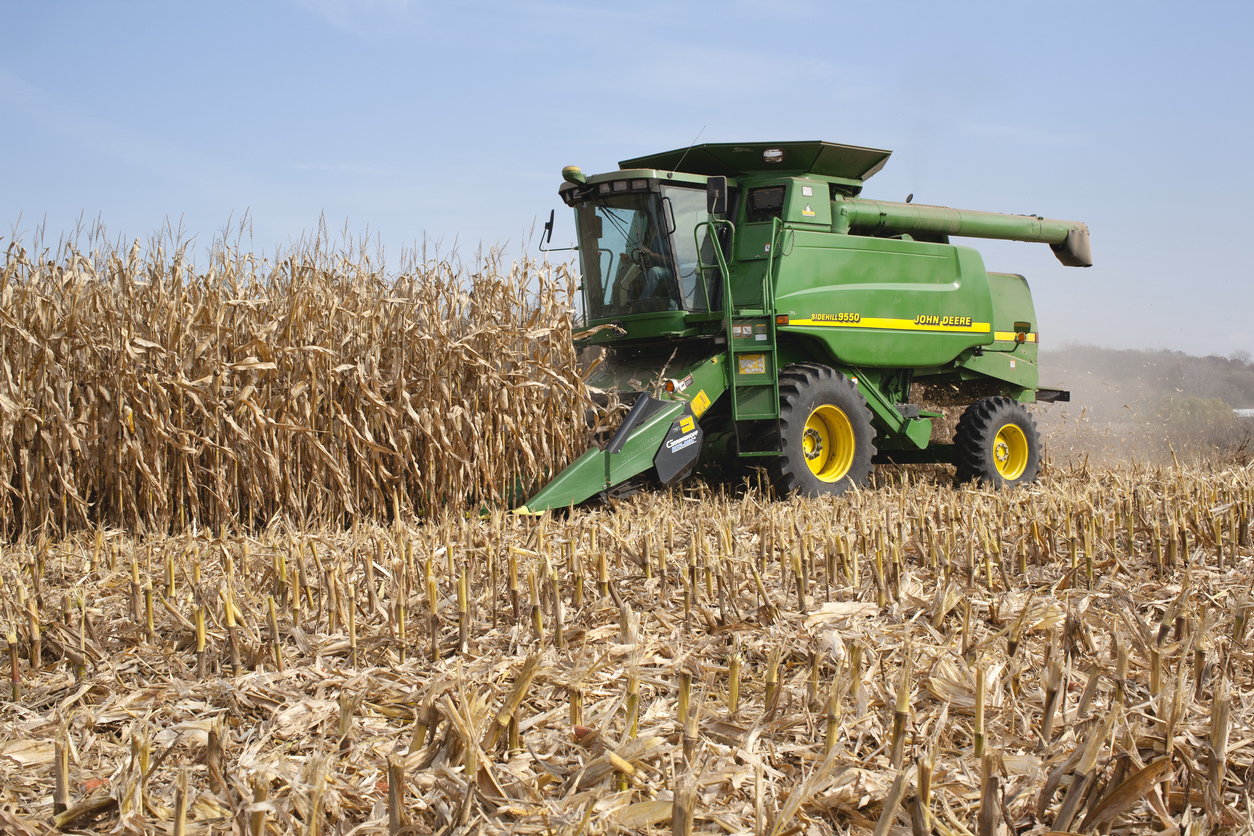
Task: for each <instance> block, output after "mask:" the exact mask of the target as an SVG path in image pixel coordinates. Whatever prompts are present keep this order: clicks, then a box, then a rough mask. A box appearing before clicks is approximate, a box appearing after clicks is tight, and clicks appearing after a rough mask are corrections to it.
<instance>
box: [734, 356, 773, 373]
mask: <svg viewBox="0 0 1254 836" xmlns="http://www.w3.org/2000/svg"><path fill="white" fill-rule="evenodd" d="M736 362H737V363H738V364H739V367H740V373H741V374H766V355H765V354H741V355H740V356H739V357H737V358H736Z"/></svg>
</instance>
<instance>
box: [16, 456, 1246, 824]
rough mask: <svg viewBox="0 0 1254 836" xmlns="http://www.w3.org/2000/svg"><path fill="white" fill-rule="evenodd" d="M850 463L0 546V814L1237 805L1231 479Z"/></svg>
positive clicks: (1216, 812)
mask: <svg viewBox="0 0 1254 836" xmlns="http://www.w3.org/2000/svg"><path fill="white" fill-rule="evenodd" d="M881 481H882V482H883V483H884V484H883V485H881V487H879V488H878V489H877V490H875V491H864V492H854V493H851V494H848V495H846V496H844V497H841V498H836V499H830V498H829V499H825V500H802V499H793V500H788V501H773V500H769V499H767V498H765V497H763V496H762V495H760V494H758V493H757V492H755V491H752V490H748V491H738V492H732V493H728V492H726V491H725V490H722V489H711V488H708V487H706V486H704V485H700V484H698V485H696V486H695V487H693V488H692V489H690V490H689V491H688V492H687V493H686V494H684V495H681V494H679V493H671V494H642V495H638V496H637V497H634V498H633V499H631V500H629V501H626V502H624V503H621V504H619V505H617V506H614V507H612V508H602V509H598V510H592V511H579V512H576V513H574V514H573V515H570V516H559V517H557V518H554V517H550V516H545V517H542V518H538V519H536V518H530V517H524V518H519V517H514V516H510V515H508V514H505V513H503V512H495V513H491V514H489V515H485V516H482V517H467V516H454V515H449V516H445V517H436V518H433V519H429V520H427V521H425V522H417V521H413V520H412V519H411V520H410V522H408V523H406V522H403V521H400V520H398V521H395V522H394V523H393V524H392V525H389V526H387V527H375V526H366V525H361V526H357V527H352V528H349V529H347V530H336V529H330V528H327V529H322V530H317V531H310V530H302V529H299V528H295V527H291V526H288V525H287V524H285V523H281V522H277V523H275V524H273V525H271V526H270V527H268V528H266V529H264V530H262V531H260V532H259V533H257V534H254V535H236V534H230V533H226V534H223V533H222V532H219V531H208V530H203V529H202V530H201V531H200V532H199V533H196V532H193V533H188V534H184V535H180V536H174V537H166V536H149V537H141V538H135V537H131V536H127V535H123V534H121V533H118V532H116V531H112V530H106V529H99V530H96V531H88V532H82V533H79V534H75V535H73V536H71V537H68V538H64V539H57V540H52V539H48V538H33V539H32V538H28V539H24V540H22V541H19V542H17V543H15V544H12V545H9V546H6V547H4V548H3V551H2V554H0V579H2V581H3V587H2V591H0V600H2V601H3V618H4V624H3V628H4V629H3V631H0V633H4V634H7V641H6V646H5V651H6V652H5V653H4V654H3V655H0V658H8V659H9V660H10V677H11V686H12V687H11V690H10V691H9V693H7V696H8V697H9V699H6V700H5V701H3V702H2V703H0V829H4V830H6V831H7V832H12V833H46V832H49V827H53V828H59V829H61V830H63V831H83V830H91V831H105V830H108V831H113V832H133V833H162V834H165V833H176V834H184V833H185V834H194V833H227V832H236V833H241V834H245V833H246V834H263V833H288V832H292V833H295V832H299V833H325V834H330V833H343V834H347V833H350V832H352V833H419V834H425V833H441V834H443V833H451V832H463V831H464V832H475V833H485V834H494V833H507V832H508V833H523V834H526V833H534V834H548V833H559V832H560V833H571V834H598V833H612V832H640V833H645V832H657V831H663V832H664V831H665V830H667V829H669V830H670V831H671V832H673V833H683V834H690V833H696V832H711V833H713V832H725V833H729V834H757V835H758V836H789V834H796V833H802V832H805V833H845V832H854V833H868V834H869V833H876V834H888V833H896V834H901V833H907V832H909V833H913V834H927V833H937V834H942V836H949V834H964V836H966V835H968V834H979V836H985V834H996V833H1046V832H1064V831H1065V832H1075V833H1089V832H1097V831H1101V832H1117V833H1145V832H1150V831H1154V832H1181V833H1185V832H1187V833H1194V832H1233V831H1235V830H1239V829H1241V828H1247V829H1248V828H1249V827H1250V821H1251V819H1250V816H1251V807H1250V800H1249V791H1250V789H1249V788H1250V782H1251V779H1252V778H1254V749H1252V748H1251V743H1252V742H1254V729H1252V728H1251V723H1250V718H1251V717H1254V712H1252V711H1251V701H1252V700H1254V665H1252V662H1254V659H1252V657H1251V653H1250V649H1249V647H1250V645H1249V642H1250V632H1251V631H1250V623H1249V622H1250V605H1251V584H1252V580H1254V571H1252V567H1254V564H1252V560H1251V555H1252V552H1254V546H1251V543H1250V511H1251V508H1252V507H1254V478H1252V475H1251V472H1250V471H1249V470H1248V469H1238V468H1233V469H1228V470H1217V471H1201V470H1198V471H1192V470H1186V469H1165V470H1154V471H1149V470H1139V471H1133V470H1123V471H1118V470H1110V471H1104V472H1088V471H1085V472H1071V473H1065V472H1059V471H1056V470H1055V471H1054V472H1052V473H1050V474H1049V475H1048V476H1047V478H1046V479H1045V481H1044V482H1043V483H1042V484H1040V485H1038V486H1035V487H1033V488H1032V489H1030V490H1019V491H1011V492H1003V493H992V492H988V491H985V490H982V489H976V488H971V487H968V488H965V489H963V490H955V489H953V488H951V487H950V486H949V483H948V481H947V480H941V479H937V478H935V477H934V476H932V475H930V474H929V473H927V472H926V471H924V472H920V471H908V470H898V471H891V470H890V471H885V472H883V473H882V474H881ZM689 500H697V501H689Z"/></svg>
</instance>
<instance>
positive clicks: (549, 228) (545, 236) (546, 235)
mask: <svg viewBox="0 0 1254 836" xmlns="http://www.w3.org/2000/svg"><path fill="white" fill-rule="evenodd" d="M556 211H557V210H555V209H550V210H549V219H548V221H547V222H546V223H545V224H544V229H543V230H541V231H540V246H539V250H540V252H542V253H561V252H567V251H569V250H577V249H579V248H578V247H556V248H554V247H551V246H549V245H551V244H552V243H553V218H554V217H555V216H556ZM598 220H599V219H598Z"/></svg>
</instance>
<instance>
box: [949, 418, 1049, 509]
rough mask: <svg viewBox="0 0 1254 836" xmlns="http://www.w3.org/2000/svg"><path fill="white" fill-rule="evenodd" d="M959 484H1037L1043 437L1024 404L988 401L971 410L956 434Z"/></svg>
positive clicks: (959, 425) (994, 485)
mask: <svg viewBox="0 0 1254 836" xmlns="http://www.w3.org/2000/svg"><path fill="white" fill-rule="evenodd" d="M954 447H955V454H956V458H955V464H956V465H957V469H958V477H957V480H958V482H959V483H962V482H980V483H981V484H985V485H991V486H993V487H995V488H1002V487H1006V486H1008V485H1026V484H1029V483H1031V482H1034V481H1036V476H1037V473H1039V472H1040V468H1041V434H1040V433H1039V432H1037V430H1036V422H1035V421H1033V420H1032V416H1031V415H1030V414H1029V413H1028V411H1027V410H1026V409H1024V407H1023V404H1021V403H1019V402H1018V401H1016V400H1012V399H1011V398H1005V397H998V398H984V399H983V400H979V401H976V402H975V403H973V404H971V405H970V406H969V407H967V410H966V412H964V413H962V417H961V418H960V419H958V428H957V430H956V431H955V432H954Z"/></svg>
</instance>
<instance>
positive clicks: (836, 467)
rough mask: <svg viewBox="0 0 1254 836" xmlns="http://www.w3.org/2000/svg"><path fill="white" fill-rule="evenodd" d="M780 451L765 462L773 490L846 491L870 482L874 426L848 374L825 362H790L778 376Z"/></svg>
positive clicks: (810, 493) (811, 493) (807, 493)
mask: <svg viewBox="0 0 1254 836" xmlns="http://www.w3.org/2000/svg"><path fill="white" fill-rule="evenodd" d="M779 429H780V433H782V439H781V444H780V450H781V453H780V455H779V456H777V457H775V458H772V459H771V460H770V461H769V462H768V463H767V470H768V472H769V473H770V476H771V482H772V483H773V484H774V485H775V490H776V491H778V492H779V493H780V494H781V495H782V494H790V493H799V494H801V495H802V496H811V497H813V496H822V495H824V494H842V493H844V492H845V491H847V490H849V489H850V488H852V487H854V486H855V485H856V486H858V487H865V486H866V485H868V484H869V483H870V481H871V472H872V467H873V465H872V464H871V459H872V458H874V457H875V427H874V426H872V425H871V410H870V409H869V408H868V407H867V405H866V399H865V398H863V397H862V393H860V392H859V391H858V387H857V385H856V384H854V383H853V382H852V381H851V380H849V378H847V377H845V376H844V375H843V374H841V373H840V372H838V371H836V370H835V369H832V368H829V367H827V366H820V365H816V364H810V363H804V364H798V365H794V366H789V367H787V368H786V369H784V371H783V373H782V374H781V375H780V377H779Z"/></svg>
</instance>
